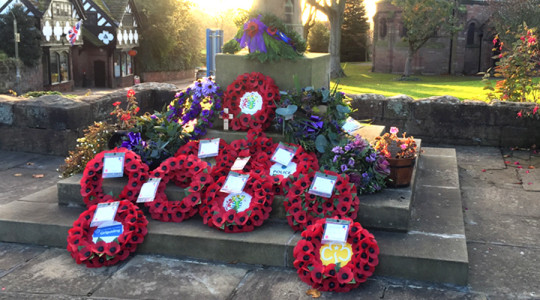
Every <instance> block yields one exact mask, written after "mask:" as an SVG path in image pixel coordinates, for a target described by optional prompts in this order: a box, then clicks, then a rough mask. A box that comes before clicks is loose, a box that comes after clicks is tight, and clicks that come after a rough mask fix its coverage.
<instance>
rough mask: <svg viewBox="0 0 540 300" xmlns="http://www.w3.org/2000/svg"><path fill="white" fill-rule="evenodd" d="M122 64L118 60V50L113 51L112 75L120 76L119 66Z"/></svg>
mask: <svg viewBox="0 0 540 300" xmlns="http://www.w3.org/2000/svg"><path fill="white" fill-rule="evenodd" d="M121 65H122V63H121V62H120V52H115V53H114V77H120V76H121V74H122V73H121V72H120V66H121Z"/></svg>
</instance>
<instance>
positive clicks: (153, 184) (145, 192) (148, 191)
mask: <svg viewBox="0 0 540 300" xmlns="http://www.w3.org/2000/svg"><path fill="white" fill-rule="evenodd" d="M160 181H161V178H150V179H148V181H147V182H145V183H144V184H143V185H142V187H141V191H140V192H139V197H138V198H137V203H144V202H152V201H154V199H155V198H156V192H157V189H158V186H159V182H160Z"/></svg>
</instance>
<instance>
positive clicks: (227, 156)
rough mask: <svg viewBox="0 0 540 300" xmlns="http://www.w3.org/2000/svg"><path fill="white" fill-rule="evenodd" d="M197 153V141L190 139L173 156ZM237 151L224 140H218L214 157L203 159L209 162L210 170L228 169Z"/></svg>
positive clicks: (195, 154) (196, 154)
mask: <svg viewBox="0 0 540 300" xmlns="http://www.w3.org/2000/svg"><path fill="white" fill-rule="evenodd" d="M198 154H199V141H190V142H188V143H187V144H185V145H184V146H182V147H180V148H179V149H178V151H176V153H175V154H174V156H178V155H186V156H187V155H194V156H198ZM236 157H237V153H236V151H235V150H234V148H233V147H232V146H231V145H229V144H227V142H225V140H223V139H220V140H219V151H218V155H217V156H216V157H210V158H205V159H203V160H205V161H209V162H210V164H211V171H210V172H213V171H214V170H217V169H220V168H221V169H230V168H231V167H232V165H233V164H234V161H235V160H236Z"/></svg>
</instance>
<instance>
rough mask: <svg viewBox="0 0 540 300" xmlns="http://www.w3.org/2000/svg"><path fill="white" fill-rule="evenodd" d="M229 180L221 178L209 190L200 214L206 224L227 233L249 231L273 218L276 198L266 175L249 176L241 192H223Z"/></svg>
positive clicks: (253, 174)
mask: <svg viewBox="0 0 540 300" xmlns="http://www.w3.org/2000/svg"><path fill="white" fill-rule="evenodd" d="M226 179H227V177H226V176H222V177H221V178H219V179H218V180H217V181H216V182H214V183H213V184H212V185H210V186H209V187H208V190H207V192H206V197H205V198H204V200H203V205H201V209H200V211H199V213H200V215H201V216H202V218H203V223H204V224H207V225H208V226H210V227H214V228H216V229H219V230H223V231H225V232H248V231H252V230H253V229H255V227H259V226H261V225H262V224H263V222H264V221H265V220H266V219H268V218H269V217H270V212H271V211H272V202H273V201H274V195H273V193H272V181H271V180H269V179H270V178H269V177H267V176H259V175H257V174H255V173H251V174H250V178H249V180H248V182H247V183H246V186H245V187H244V190H243V192H242V193H238V194H227V193H223V192H220V189H221V187H222V186H223V184H224V183H225V180H226Z"/></svg>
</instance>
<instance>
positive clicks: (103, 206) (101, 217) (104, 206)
mask: <svg viewBox="0 0 540 300" xmlns="http://www.w3.org/2000/svg"><path fill="white" fill-rule="evenodd" d="M119 205H120V202H119V201H115V202H107V203H99V204H98V205H97V208H96V210H95V212H94V217H93V218H92V222H90V227H96V226H99V225H101V224H104V223H110V222H113V221H114V217H115V216H116V211H117V210H118V206H119Z"/></svg>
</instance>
